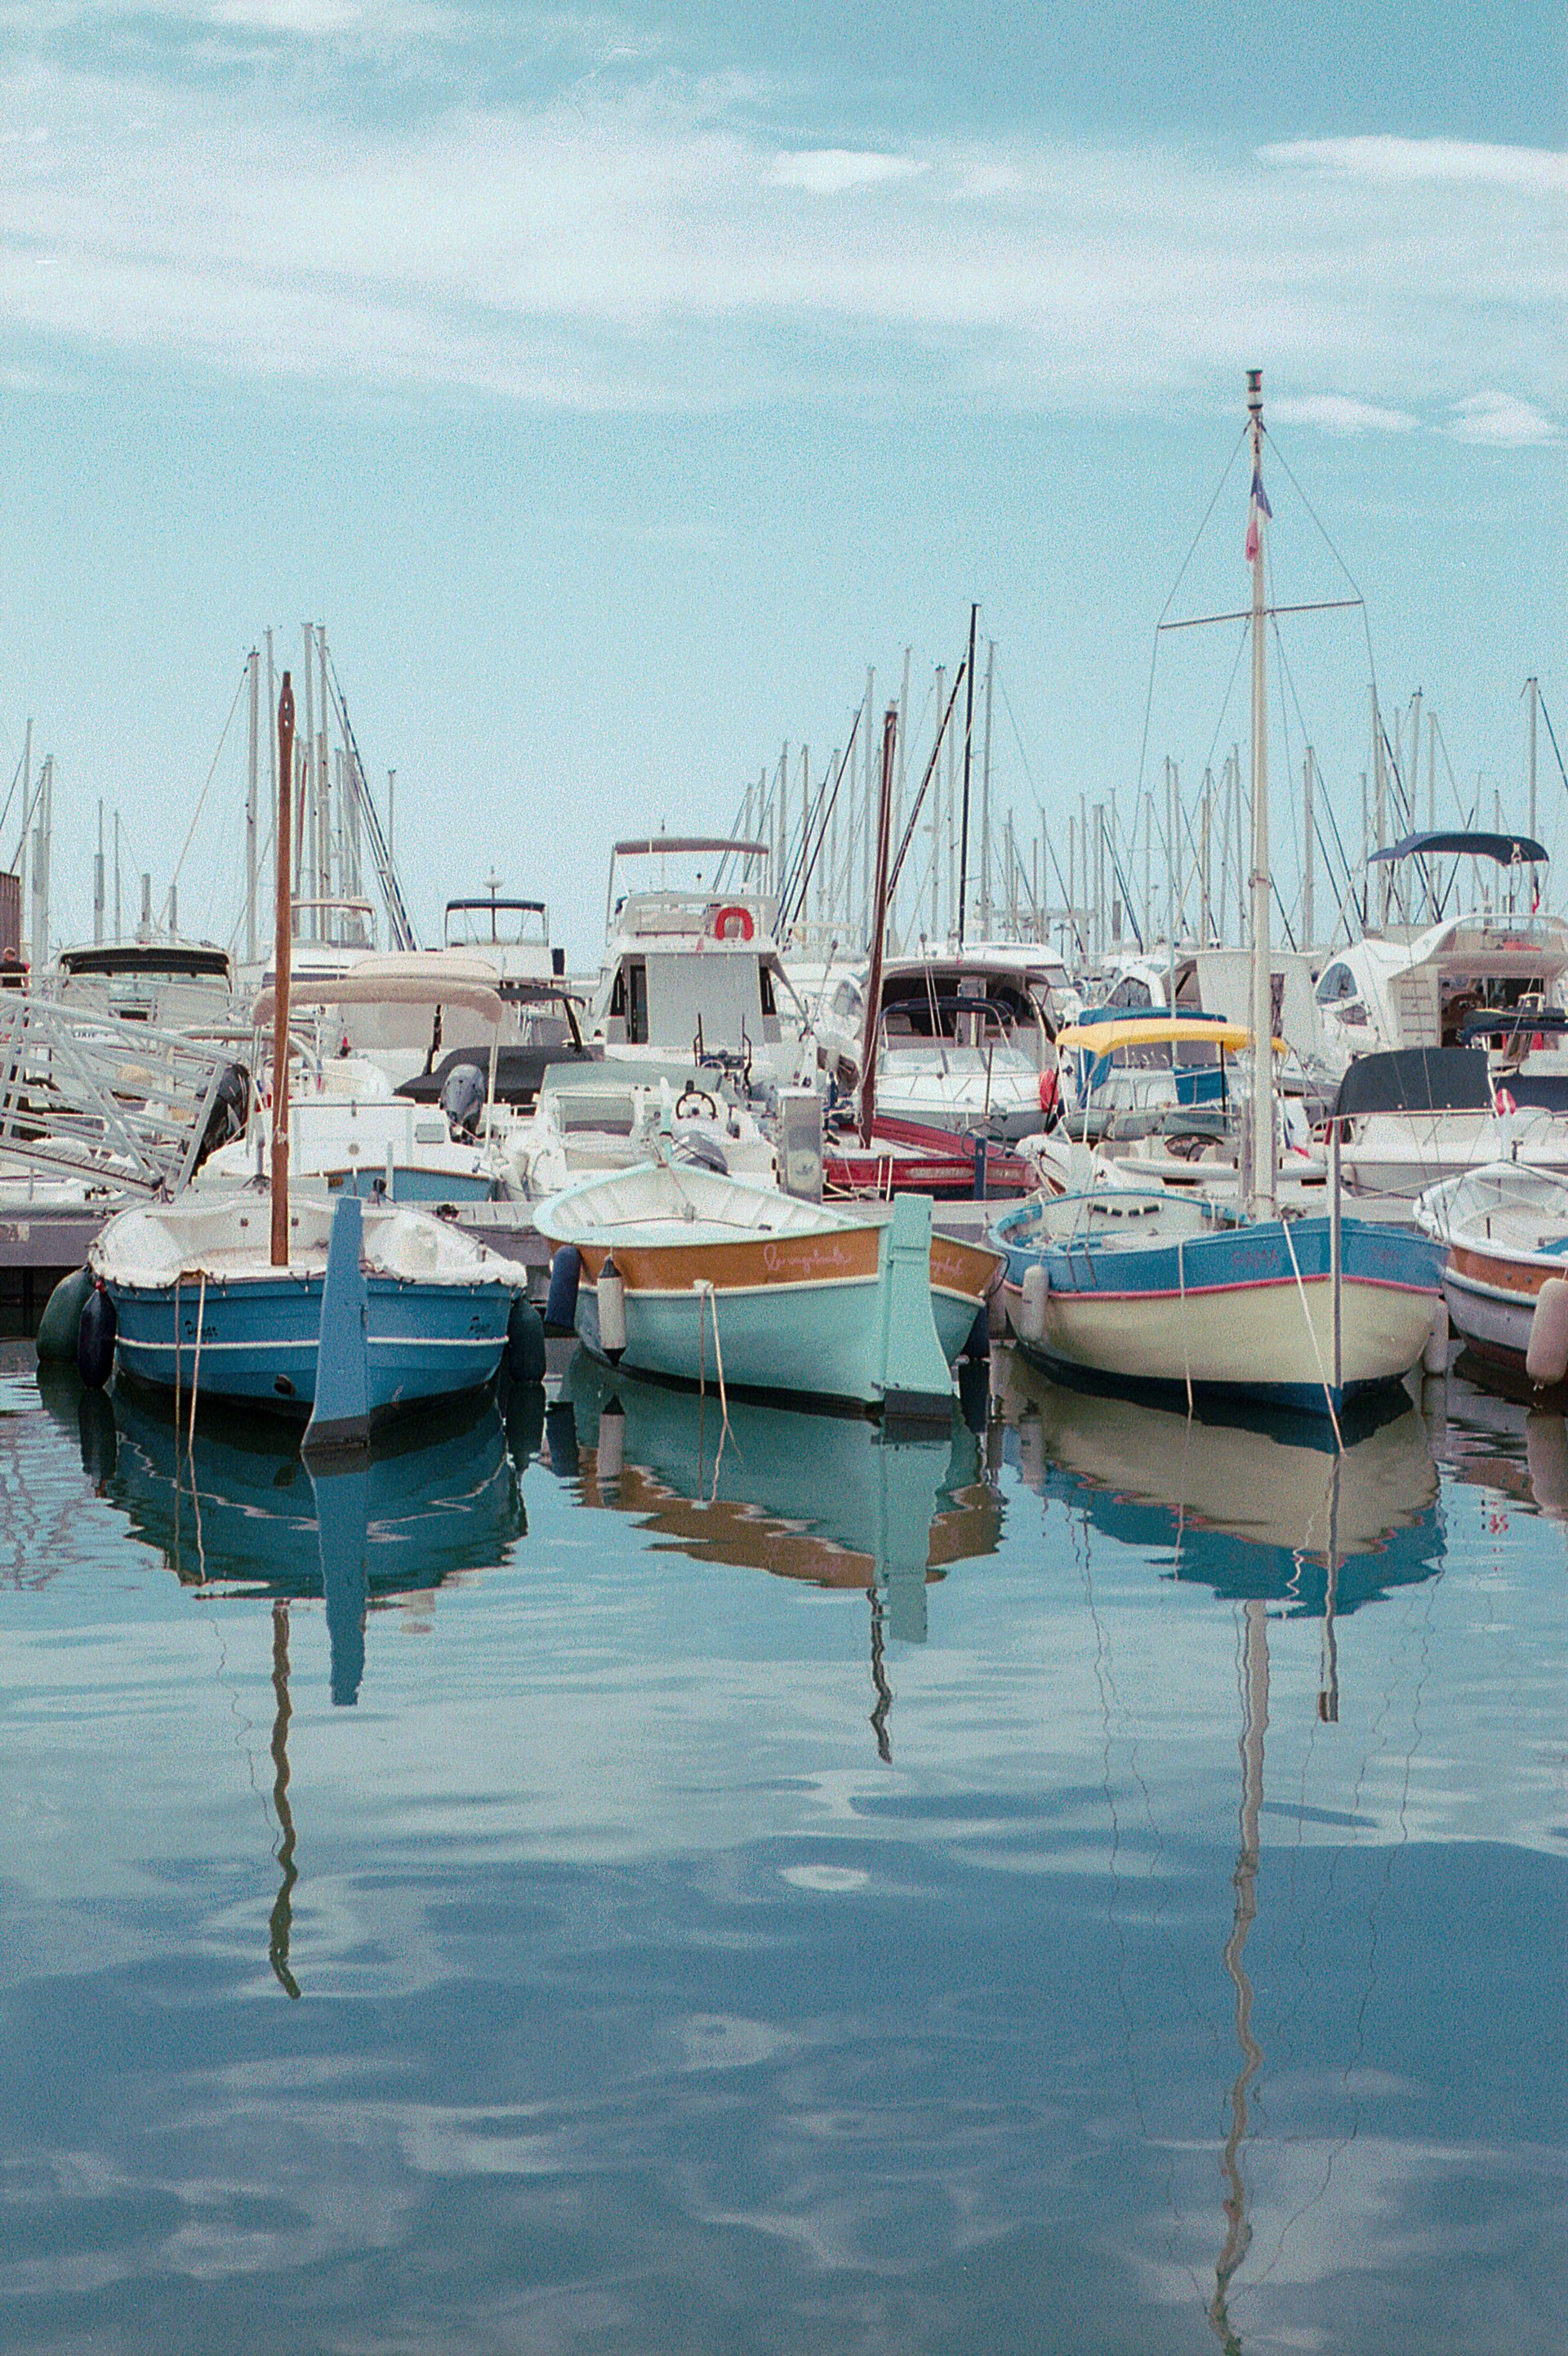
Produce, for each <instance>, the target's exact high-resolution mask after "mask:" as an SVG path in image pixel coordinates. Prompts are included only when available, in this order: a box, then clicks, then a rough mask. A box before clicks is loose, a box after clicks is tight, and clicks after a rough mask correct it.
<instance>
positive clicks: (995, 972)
mask: <svg viewBox="0 0 1568 2356" xmlns="http://www.w3.org/2000/svg"><path fill="white" fill-rule="evenodd" d="M865 993H866V980H865V976H864V975H863V974H856V975H845V976H843V977H841V978H840V980H839V981H838V983H837V986H836V987H835V989H834V991H832V993H831V995H830V996H828V998H827V1006H826V1008H825V1010H824V1013H823V1016H822V1018H821V1022H820V1025H819V1033H818V1036H819V1045H820V1049H821V1053H822V1056H823V1060H824V1062H825V1064H826V1065H827V1069H828V1072H829V1074H830V1076H831V1077H832V1079H833V1082H834V1084H835V1086H836V1087H839V1088H842V1089H844V1090H846V1091H850V1090H853V1089H854V1088H856V1087H858V1086H859V1072H860V1062H861V1058H862V1056H863V1055H864V1052H865V1028H866V1009H865ZM1077 1005H1078V999H1077V994H1076V992H1075V991H1073V990H1072V984H1071V982H1070V981H1069V980H1068V976H1067V971H1066V969H1065V967H1063V966H1062V965H1061V963H1060V961H1059V960H1058V959H1056V958H1052V957H1051V955H1050V954H1049V952H1047V951H1045V950H1043V949H1041V948H1039V947H1038V945H1033V944H1029V943H1024V942H984V943H979V944H976V947H974V948H964V949H947V950H944V951H941V952H937V953H933V954H932V955H930V956H926V957H920V958H890V959H889V960H888V962H887V964H886V965H885V966H884V968H883V969H882V984H881V995H880V1009H879V1017H878V1027H877V1074H876V1100H877V1107H878V1109H879V1111H880V1112H882V1113H884V1114H886V1115H887V1116H889V1117H890V1118H891V1119H898V1120H902V1121H914V1122H918V1123H922V1124H923V1125H925V1126H926V1127H929V1128H933V1129H943V1130H957V1131H961V1132H963V1133H965V1134H981V1135H985V1136H987V1137H989V1138H994V1139H997V1140H998V1141H1002V1142H1006V1143H1013V1142H1016V1141H1018V1140H1019V1138H1023V1137H1029V1136H1031V1135H1032V1134H1033V1133H1034V1132H1035V1131H1036V1130H1038V1129H1039V1128H1040V1125H1041V1122H1042V1120H1043V1119H1044V1118H1045V1115H1046V1112H1047V1111H1048V1110H1049V1109H1050V1107H1051V1104H1052V1103H1053V1102H1054V1097H1055V1087H1056V1076H1055V1064H1056V1058H1055V1050H1054V1044H1053V1043H1054V1040H1055V1037H1056V1033H1057V1029H1058V1027H1059V1025H1060V1024H1061V1023H1062V1022H1064V1021H1066V1020H1068V1019H1069V1018H1070V1016H1071V1014H1072V1012H1073V1011H1075V1010H1076V1007H1077Z"/></svg>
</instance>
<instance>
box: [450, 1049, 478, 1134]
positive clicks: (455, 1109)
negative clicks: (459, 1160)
mask: <svg viewBox="0 0 1568 2356" xmlns="http://www.w3.org/2000/svg"><path fill="white" fill-rule="evenodd" d="M441 1108H442V1110H443V1113H444V1114H445V1115H446V1121H447V1127H448V1128H449V1129H450V1130H451V1131H452V1134H453V1137H477V1136H478V1134H479V1123H480V1121H481V1120H482V1119H483V1118H484V1114H485V1075H484V1073H483V1072H482V1071H481V1070H480V1069H479V1066H478V1065H477V1064H453V1067H452V1069H451V1071H450V1072H448V1074H447V1076H446V1077H445V1079H444V1080H443V1082H442V1084H441Z"/></svg>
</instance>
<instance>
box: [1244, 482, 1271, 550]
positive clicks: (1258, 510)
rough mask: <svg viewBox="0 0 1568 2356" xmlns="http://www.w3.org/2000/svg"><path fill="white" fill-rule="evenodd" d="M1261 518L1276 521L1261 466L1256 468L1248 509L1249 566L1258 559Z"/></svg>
mask: <svg viewBox="0 0 1568 2356" xmlns="http://www.w3.org/2000/svg"><path fill="white" fill-rule="evenodd" d="M1260 516H1266V517H1267V518H1268V519H1269V521H1270V522H1271V523H1272V522H1273V521H1274V509H1272V508H1271V507H1270V505H1269V503H1268V493H1267V492H1266V491H1265V490H1264V478H1263V469H1262V467H1260V466H1254V467H1253V496H1252V498H1251V500H1250V502H1249V504H1248V508H1247V562H1248V563H1249V564H1251V563H1253V562H1254V561H1255V559H1256V557H1257V552H1258V519H1259V518H1260Z"/></svg>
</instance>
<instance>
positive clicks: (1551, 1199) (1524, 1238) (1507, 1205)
mask: <svg viewBox="0 0 1568 2356" xmlns="http://www.w3.org/2000/svg"><path fill="white" fill-rule="evenodd" d="M1415 1219H1416V1224H1417V1226H1420V1227H1421V1228H1422V1229H1423V1230H1424V1233H1425V1234H1427V1235H1429V1236H1431V1237H1435V1239H1436V1240H1437V1241H1438V1242H1439V1243H1441V1244H1442V1245H1444V1246H1445V1248H1446V1249H1447V1254H1448V1259H1447V1265H1446V1267H1445V1269H1444V1271H1443V1295H1444V1299H1445V1301H1447V1303H1448V1314H1449V1316H1450V1317H1451V1318H1452V1320H1453V1322H1454V1330H1455V1332H1456V1333H1457V1334H1458V1335H1459V1337H1460V1339H1461V1340H1462V1341H1463V1342H1464V1343H1465V1344H1467V1346H1468V1347H1469V1348H1470V1349H1471V1350H1473V1351H1474V1352H1475V1354H1476V1355H1477V1357H1479V1358H1481V1359H1484V1360H1488V1361H1489V1362H1490V1363H1491V1364H1493V1365H1499V1366H1502V1367H1505V1368H1507V1369H1508V1370H1509V1372H1510V1373H1512V1374H1514V1375H1516V1376H1523V1375H1526V1374H1527V1373H1528V1365H1527V1360H1528V1355H1529V1351H1530V1342H1531V1330H1532V1328H1533V1326H1534V1323H1535V1315H1536V1310H1537V1308H1538V1306H1539V1303H1540V1300H1541V1290H1542V1288H1543V1286H1545V1285H1546V1284H1547V1283H1548V1281H1549V1280H1551V1279H1552V1278H1553V1277H1556V1278H1559V1279H1562V1278H1563V1277H1568V1179H1563V1178H1560V1177H1557V1176H1555V1175H1553V1174H1552V1173H1550V1172H1547V1171H1544V1170H1531V1169H1526V1168H1522V1167H1520V1164H1519V1163H1517V1162H1489V1163H1488V1164H1486V1165H1485V1166H1484V1167H1482V1168H1480V1169H1477V1170H1471V1171H1466V1172H1464V1173H1461V1174H1460V1175H1459V1176H1457V1177H1454V1178H1446V1179H1445V1180H1444V1181H1443V1182H1442V1183H1441V1184H1439V1185H1436V1186H1432V1187H1429V1188H1428V1189H1427V1191H1426V1193H1425V1194H1423V1195H1422V1197H1421V1199H1420V1201H1419V1202H1418V1203H1417V1204H1416V1205H1415Z"/></svg>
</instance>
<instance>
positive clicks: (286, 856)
mask: <svg viewBox="0 0 1568 2356" xmlns="http://www.w3.org/2000/svg"><path fill="white" fill-rule="evenodd" d="M293 775H294V691H293V681H292V680H291V679H290V677H289V674H288V672H287V671H284V673H283V691H282V693H281V694H280V695H279V697H278V887H277V895H276V905H277V916H276V926H275V930H274V933H273V938H272V1266H273V1267H274V1268H287V1266H288V1264H289V981H290V964H291V960H292V958H293V909H292V907H291V905H290V896H289V874H290V868H291V862H292V857H293V851H292V846H291V844H290V841H289V818H290V812H291V807H292V804H293Z"/></svg>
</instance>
